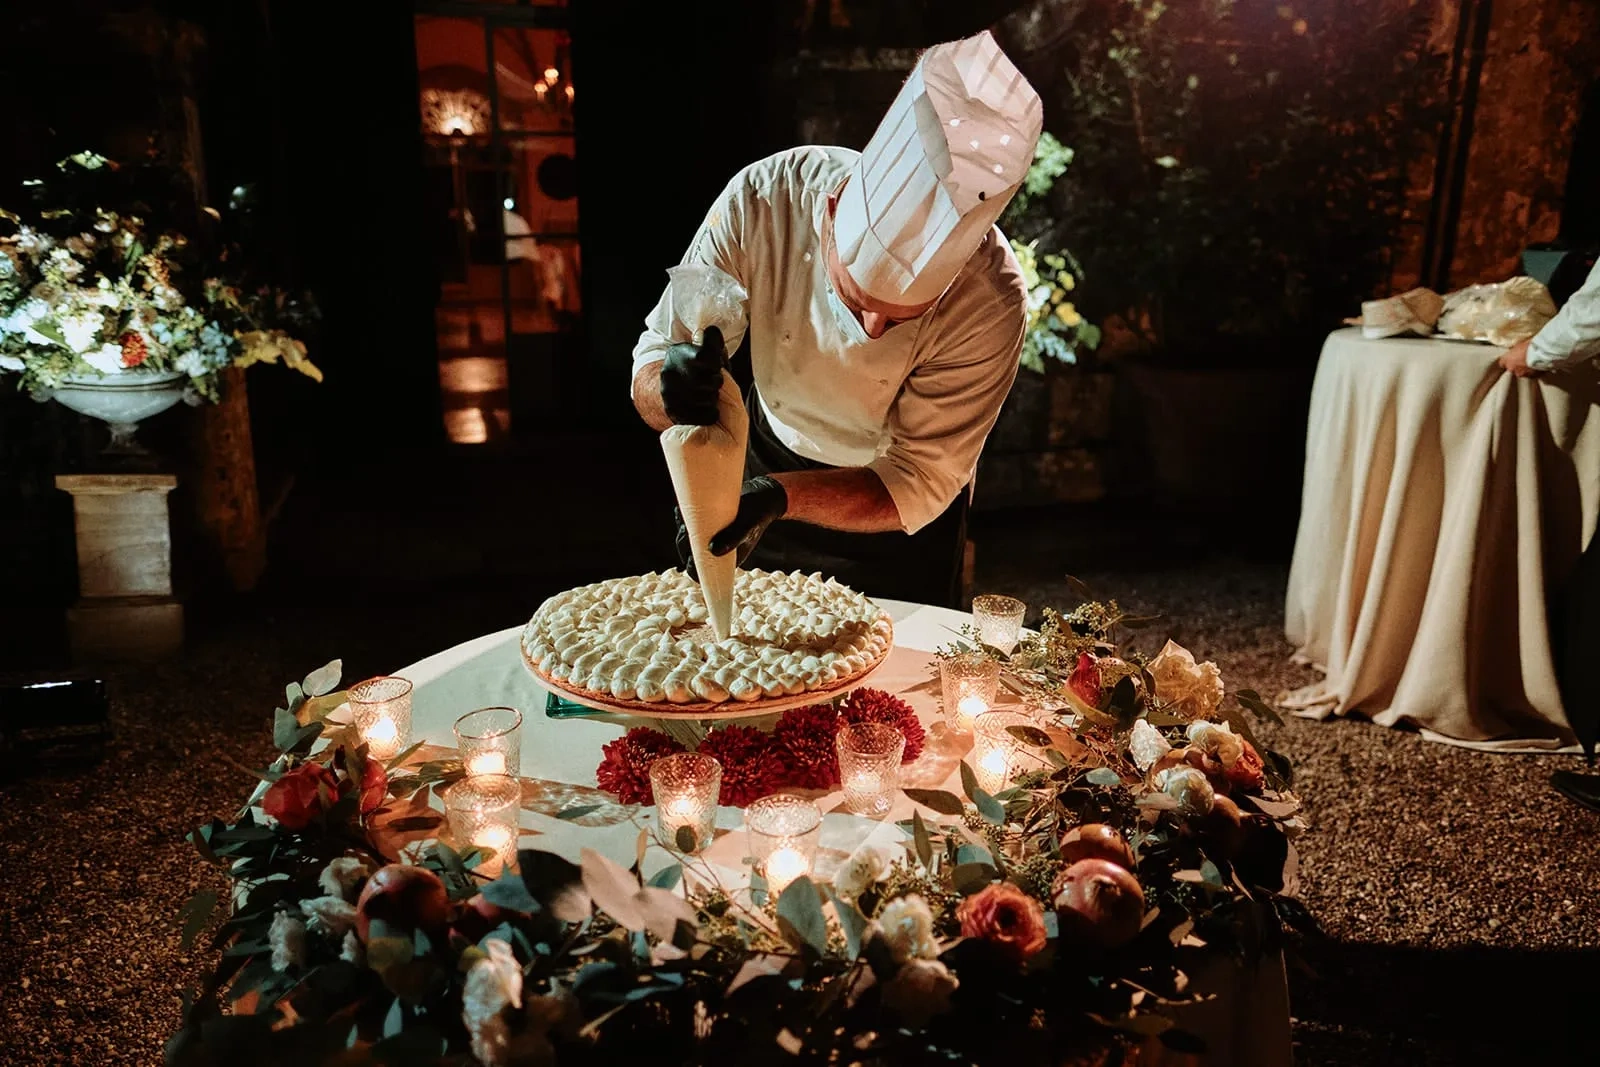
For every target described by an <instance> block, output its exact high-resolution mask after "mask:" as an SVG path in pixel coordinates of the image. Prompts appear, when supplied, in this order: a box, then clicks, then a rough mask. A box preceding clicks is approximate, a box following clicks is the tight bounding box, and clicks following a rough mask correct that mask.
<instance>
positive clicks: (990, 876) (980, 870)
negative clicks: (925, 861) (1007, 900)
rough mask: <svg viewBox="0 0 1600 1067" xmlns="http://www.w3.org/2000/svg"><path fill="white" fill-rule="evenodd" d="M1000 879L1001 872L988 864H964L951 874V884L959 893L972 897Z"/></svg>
mask: <svg viewBox="0 0 1600 1067" xmlns="http://www.w3.org/2000/svg"><path fill="white" fill-rule="evenodd" d="M998 877H1000V872H999V871H997V870H995V869H994V868H993V867H991V866H989V865H988V864H987V863H963V864H961V865H960V866H958V867H956V869H955V870H953V871H951V872H950V884H951V886H953V887H954V888H955V891H956V892H957V893H960V894H961V895H962V896H964V897H970V896H971V895H972V894H974V893H976V892H978V890H980V889H982V888H984V887H985V886H987V885H989V884H990V883H991V882H993V881H994V880H995V879H996V878H998Z"/></svg>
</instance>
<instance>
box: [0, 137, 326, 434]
mask: <svg viewBox="0 0 1600 1067" xmlns="http://www.w3.org/2000/svg"><path fill="white" fill-rule="evenodd" d="M160 170H161V169H160V168H158V167H155V166H153V165H142V166H136V167H127V168H125V167H121V166H119V165H118V164H116V163H114V162H112V161H111V160H108V159H105V158H103V157H101V156H98V155H95V154H94V153H91V152H82V153H79V154H77V155H74V156H71V157H69V158H67V159H64V160H62V161H61V162H59V163H58V164H57V165H56V171H57V173H56V174H55V175H54V176H53V177H51V178H49V179H43V180H35V181H30V182H27V183H25V184H24V194H25V195H24V198H23V199H24V201H25V202H23V203H18V204H9V205H0V375H4V374H12V375H16V376H17V379H18V386H19V388H22V389H26V390H28V391H29V392H30V393H31V394H32V395H33V396H34V397H35V398H36V399H39V400H46V399H50V398H52V397H54V398H55V399H57V400H59V401H60V402H61V403H63V404H65V405H67V406H68V407H71V408H73V409H74V410H78V411H81V412H83V413H84V414H90V415H94V416H95V417H98V418H101V419H104V420H105V421H107V422H109V423H111V424H112V426H113V428H114V432H116V433H117V435H118V437H119V438H124V439H125V438H126V437H127V436H128V435H131V426H132V425H133V424H136V423H137V422H138V421H139V420H140V419H141V418H146V417H149V416H150V415H153V414H156V413H157V412H159V411H161V410H164V409H165V408H166V407H169V406H171V404H173V403H175V402H176V401H177V400H178V399H181V398H184V397H188V398H189V399H190V400H191V401H193V402H199V401H201V400H213V401H214V400H216V399H217V396H218V378H219V375H220V373H221V372H222V371H224V370H226V369H227V368H229V367H235V366H237V367H248V366H250V365H251V364H254V363H278V362H281V363H283V364H284V365H285V366H288V367H291V368H293V369H295V370H298V371H299V372H300V373H302V374H305V375H306V376H307V377H310V378H312V379H313V380H316V381H321V379H322V372H321V371H320V370H319V369H318V368H317V366H316V365H315V364H314V363H312V362H311V361H310V360H309V359H308V358H307V354H306V345H305V343H304V342H303V341H302V340H300V339H299V338H297V337H296V336H294V335H293V334H292V333H291V332H290V330H298V329H299V328H301V327H304V326H306V325H308V324H309V323H310V322H312V321H313V320H314V318H315V309H314V308H313V307H311V305H310V304H309V303H308V302H306V301H304V300H301V299H297V298H293V297H291V296H290V295H289V294H288V293H286V292H284V291H282V290H279V289H276V288H273V287H271V286H265V285H260V284H255V283H254V282H253V280H252V279H250V278H248V277H247V276H246V271H245V263H244V257H243V255H242V253H241V251H240V249H239V247H238V246H237V245H236V244H229V243H228V242H226V241H224V240H223V239H222V238H221V236H220V233H219V232H218V231H220V229H221V223H222V221H223V217H222V214H221V213H220V212H218V211H216V210H215V209H211V208H206V209H205V210H204V211H203V212H202V213H199V214H198V216H197V218H196V219H195V221H194V226H195V228H196V230H197V231H199V232H197V233H186V232H181V231H179V230H177V229H175V228H173V227H172V226H171V225H170V220H169V219H167V218H165V217H163V216H165V215H166V214H168V211H169V209H168V207H167V206H165V205H163V204H161V203H158V202H157V201H158V200H160V199H161V198H162V196H163V195H165V194H162V193H156V194H155V195H152V194H151V189H150V186H151V184H152V182H151V180H150V179H151V177H152V175H153V174H158V173H160ZM171 195H172V196H173V197H174V198H178V194H171Z"/></svg>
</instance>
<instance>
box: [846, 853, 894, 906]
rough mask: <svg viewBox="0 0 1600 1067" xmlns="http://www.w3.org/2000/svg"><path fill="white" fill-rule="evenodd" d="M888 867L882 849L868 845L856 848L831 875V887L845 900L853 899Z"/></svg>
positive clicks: (880, 876)
mask: <svg viewBox="0 0 1600 1067" xmlns="http://www.w3.org/2000/svg"><path fill="white" fill-rule="evenodd" d="M888 869H889V860H888V858H887V857H886V856H884V854H883V850H882V849H880V848H876V847H873V846H870V845H862V846H861V847H860V848H858V849H856V850H855V852H854V853H853V854H852V855H851V857H850V858H849V859H848V860H845V862H844V865H843V866H841V867H840V868H839V869H838V871H836V872H835V873H834V876H833V888H834V891H835V892H836V893H838V894H839V896H841V897H843V898H844V899H845V900H854V899H856V898H857V897H859V896H860V895H861V894H862V893H864V892H866V890H867V887H868V886H870V885H872V884H873V883H874V882H876V881H877V880H878V879H879V878H882V877H883V875H884V872H885V871H887V870H888Z"/></svg>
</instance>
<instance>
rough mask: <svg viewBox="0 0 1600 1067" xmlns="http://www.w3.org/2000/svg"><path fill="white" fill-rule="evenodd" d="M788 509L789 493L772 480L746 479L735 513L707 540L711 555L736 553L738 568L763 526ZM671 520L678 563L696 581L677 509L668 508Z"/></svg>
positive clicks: (684, 527)
mask: <svg viewBox="0 0 1600 1067" xmlns="http://www.w3.org/2000/svg"><path fill="white" fill-rule="evenodd" d="M788 510H789V494H788V493H786V492H784V489H783V486H782V485H780V484H779V483H778V480H777V479H776V478H769V477H767V476H766V475H762V476H761V477H759V478H751V479H749V480H747V481H746V482H745V483H744V486H743V488H741V489H740V490H739V513H738V514H737V515H735V516H734V517H733V521H732V522H730V523H729V524H728V525H727V526H726V527H725V528H723V529H722V530H721V531H720V532H718V533H717V535H716V536H715V537H713V538H712V539H711V551H712V554H714V555H718V556H723V555H727V554H728V553H729V552H734V551H737V552H738V553H739V555H738V557H737V559H738V562H739V564H740V565H741V566H742V565H743V564H744V561H745V560H747V559H749V558H750V553H751V551H752V550H753V549H754V548H755V547H756V542H757V541H759V540H761V535H762V534H764V533H766V532H767V527H768V526H771V525H772V524H773V522H774V521H776V520H778V519H781V518H783V513H784V512H785V511H788ZM672 517H673V518H674V519H675V520H677V523H678V537H677V544H678V562H679V563H681V564H682V565H683V569H684V570H685V571H688V572H689V577H691V578H693V579H695V580H696V581H699V575H697V574H696V573H695V569H694V553H693V552H692V551H691V549H690V548H689V529H688V527H686V526H684V524H683V515H682V514H681V513H680V512H679V511H678V509H677V508H673V509H672Z"/></svg>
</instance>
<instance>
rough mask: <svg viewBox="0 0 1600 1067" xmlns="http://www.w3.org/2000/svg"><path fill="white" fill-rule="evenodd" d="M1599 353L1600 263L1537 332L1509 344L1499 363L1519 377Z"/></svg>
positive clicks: (1575, 361)
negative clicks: (1521, 340) (1526, 338)
mask: <svg viewBox="0 0 1600 1067" xmlns="http://www.w3.org/2000/svg"><path fill="white" fill-rule="evenodd" d="M1597 355H1600V263H1596V264H1595V265H1594V267H1593V268H1592V269H1591V270H1590V271H1589V277H1588V279H1587V280H1586V281H1585V282H1584V283H1583V284H1582V285H1581V286H1579V287H1578V291H1577V292H1575V293H1573V294H1572V295H1571V296H1570V297H1568V298H1567V302H1566V303H1565V304H1563V305H1561V310H1560V311H1558V312H1556V316H1555V318H1553V319H1551V320H1550V321H1549V322H1547V323H1545V324H1544V326H1542V327H1541V328H1540V330H1539V332H1538V333H1536V334H1534V335H1533V336H1532V337H1531V338H1529V339H1528V340H1526V341H1523V342H1521V343H1520V344H1515V345H1512V346H1511V347H1510V348H1508V349H1506V350H1505V352H1504V353H1502V354H1501V356H1500V365H1501V366H1502V367H1504V368H1505V369H1506V370H1508V371H1510V372H1511V373H1512V374H1515V375H1516V376H1517V377H1519V378H1528V377H1532V376H1534V375H1537V374H1541V373H1543V372H1544V371H1550V370H1555V369H1557V368H1558V367H1561V366H1564V365H1569V364H1574V363H1579V362H1582V361H1583V360H1586V359H1593V358H1594V357H1595V356H1597Z"/></svg>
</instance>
